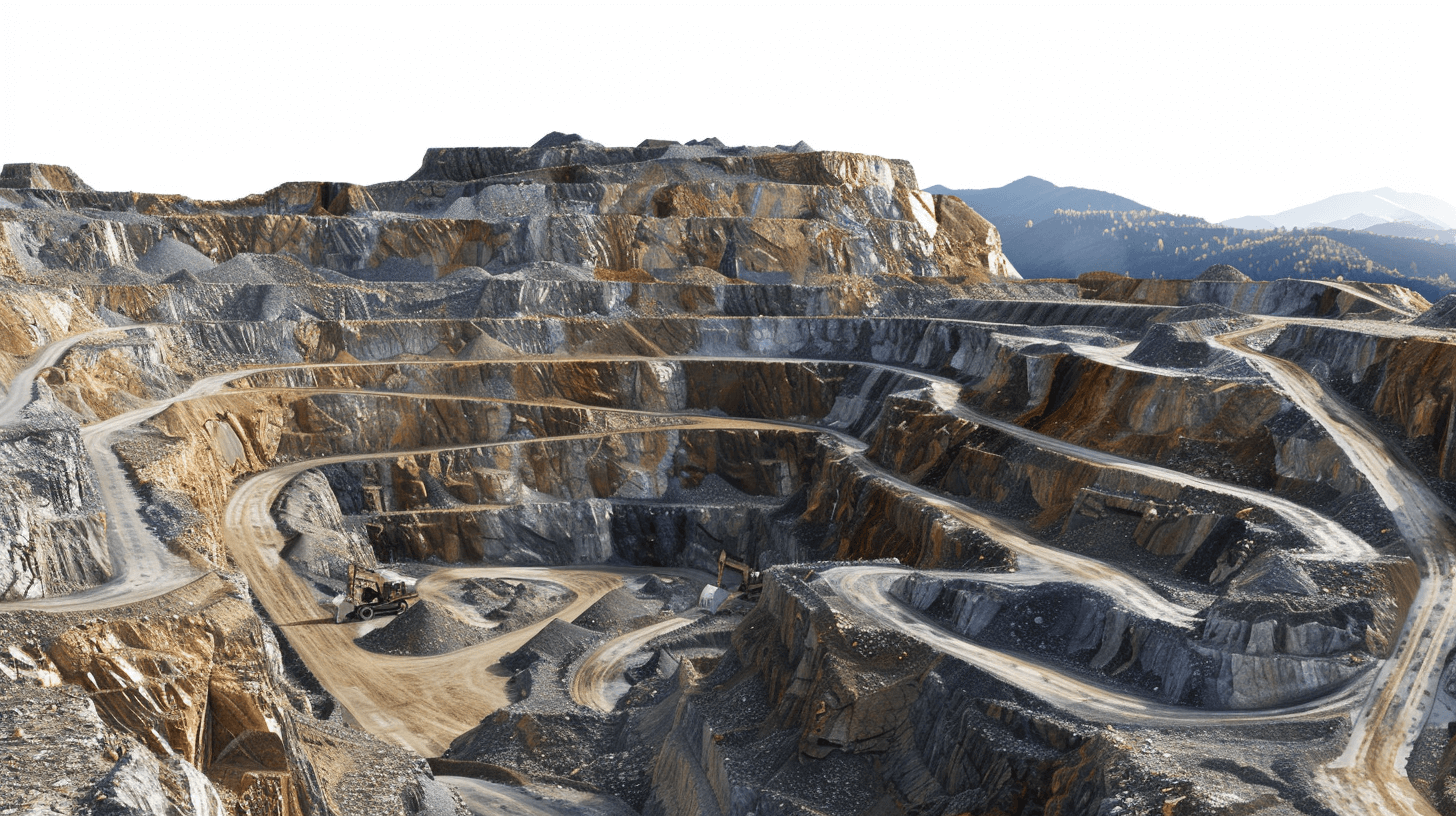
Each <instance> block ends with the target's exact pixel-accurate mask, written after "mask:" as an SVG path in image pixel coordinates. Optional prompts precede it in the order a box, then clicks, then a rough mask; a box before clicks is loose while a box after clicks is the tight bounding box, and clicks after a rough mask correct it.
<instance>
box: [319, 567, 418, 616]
mask: <svg viewBox="0 0 1456 816" xmlns="http://www.w3.org/2000/svg"><path fill="white" fill-rule="evenodd" d="M418 597H420V596H419V595H418V594H417V593H415V592H414V591H413V590H412V589H411V588H410V587H409V585H408V584H407V583H406V582H405V581H403V580H391V578H390V577H388V576H385V575H384V574H382V573H378V572H374V571H373V570H367V569H364V568H363V567H360V566H359V565H358V564H350V565H349V585H348V587H346V588H345V590H344V597H343V599H342V600H341V601H340V602H339V605H338V606H337V607H336V609H335V612H334V622H335V623H343V622H344V621H346V620H363V621H367V620H372V619H373V618H374V616H375V615H398V614H399V613H400V612H403V611H404V610H405V609H407V608H409V605H410V601H413V600H415V599H416V598H418Z"/></svg>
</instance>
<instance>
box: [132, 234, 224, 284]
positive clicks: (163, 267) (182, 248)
mask: <svg viewBox="0 0 1456 816" xmlns="http://www.w3.org/2000/svg"><path fill="white" fill-rule="evenodd" d="M136 265H137V269H140V270H142V271H143V272H149V273H151V274H152V275H158V276H161V277H166V276H168V275H172V274H175V273H177V272H182V271H184V270H186V271H188V272H194V273H195V272H198V271H200V270H203V269H211V268H213V267H214V266H216V265H217V264H215V263H213V261H212V259H211V258H209V257H207V256H206V255H203V254H202V253H201V252H198V251H197V250H196V249H195V248H193V247H191V246H189V245H187V244H184V243H182V242H181V241H178V240H177V239H176V238H163V239H162V240H161V241H159V242H158V243H157V245H156V246H154V247H152V248H151V249H149V250H147V253H146V254H145V255H143V256H141V257H140V258H137V262H136Z"/></svg>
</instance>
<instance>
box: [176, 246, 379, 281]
mask: <svg viewBox="0 0 1456 816" xmlns="http://www.w3.org/2000/svg"><path fill="white" fill-rule="evenodd" d="M192 271H193V272H195V273H196V275H197V279H198V280H200V281H202V282H203V283H233V284H269V283H283V284H292V285H295V286H318V285H320V284H329V283H346V284H349V285H353V286H358V285H359V281H357V280H355V279H353V278H349V277H345V276H344V275H340V274H338V273H337V272H319V271H315V270H312V269H309V268H308V267H306V266H304V265H303V264H301V263H299V262H298V261H296V260H294V259H293V258H290V257H288V256H287V255H256V254H254V253H251V252H244V253H241V254H239V255H235V256H233V257H232V258H231V259H229V260H228V261H226V262H224V263H221V264H218V265H217V266H215V267H210V268H208V269H203V270H192Z"/></svg>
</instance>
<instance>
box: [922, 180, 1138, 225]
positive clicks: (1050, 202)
mask: <svg viewBox="0 0 1456 816" xmlns="http://www.w3.org/2000/svg"><path fill="white" fill-rule="evenodd" d="M926 192H930V193H937V194H940V195H953V196H956V197H957V198H959V199H960V200H962V201H964V202H966V203H967V204H969V205H971V209H973V210H975V211H976V212H978V213H980V214H981V216H982V217H984V218H985V219H986V220H988V221H990V222H991V223H992V224H995V225H996V229H998V230H1000V231H1001V233H1002V234H1003V235H1004V234H1006V233H1007V232H1008V231H1009V230H1011V229H1012V228H1015V229H1025V228H1026V222H1027V221H1031V222H1032V223H1033V224H1034V223H1036V222H1037V221H1040V220H1042V219H1043V218H1051V217H1052V215H1053V214H1055V213H1056V211H1057V210H1079V211H1080V210H1145V209H1147V207H1145V206H1143V205H1142V204H1139V203H1137V202H1136V201H1133V200H1132V199H1130V198H1123V197H1122V196H1120V195H1114V194H1112V193H1105V192H1103V191H1101V190H1089V189H1087V188H1086V187H1059V186H1057V185H1055V184H1053V183H1051V182H1050V181H1047V180H1046V179H1039V178H1037V177H1036V176H1026V177H1025V178H1019V179H1017V180H1016V181H1013V182H1011V183H1010V184H1007V185H1006V186H1004V187H990V188H987V189H984V190H952V189H950V188H948V187H942V186H941V185H939V184H937V185H935V186H934V187H930V188H928V189H927V190H926Z"/></svg>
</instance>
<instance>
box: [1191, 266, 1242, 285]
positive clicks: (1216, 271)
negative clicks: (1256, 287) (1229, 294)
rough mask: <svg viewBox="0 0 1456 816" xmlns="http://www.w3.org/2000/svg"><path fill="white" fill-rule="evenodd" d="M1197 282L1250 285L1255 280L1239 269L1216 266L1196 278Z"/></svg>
mask: <svg viewBox="0 0 1456 816" xmlns="http://www.w3.org/2000/svg"><path fill="white" fill-rule="evenodd" d="M1194 280H1196V281H1223V282H1227V283H1249V282H1250V281H1252V280H1253V278H1251V277H1249V276H1248V275H1245V274H1244V273H1243V272H1240V271H1239V269H1238V267H1236V266H1230V265H1228V264H1214V265H1213V266H1210V267H1209V268H1207V269H1205V270H1203V271H1202V272H1200V273H1199V274H1198V277H1196V278H1194Z"/></svg>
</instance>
